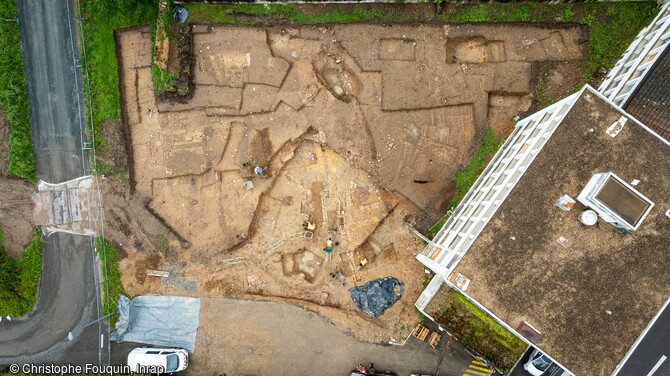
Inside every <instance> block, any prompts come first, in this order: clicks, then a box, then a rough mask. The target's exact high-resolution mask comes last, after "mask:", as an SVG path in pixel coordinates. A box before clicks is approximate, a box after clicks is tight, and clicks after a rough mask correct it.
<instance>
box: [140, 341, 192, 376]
mask: <svg viewBox="0 0 670 376" xmlns="http://www.w3.org/2000/svg"><path fill="white" fill-rule="evenodd" d="M128 366H129V367H130V370H131V371H132V372H139V373H171V372H178V371H183V370H184V369H186V367H188V351H186V350H184V349H156V348H151V347H139V348H136V349H134V350H133V351H131V352H130V354H128Z"/></svg>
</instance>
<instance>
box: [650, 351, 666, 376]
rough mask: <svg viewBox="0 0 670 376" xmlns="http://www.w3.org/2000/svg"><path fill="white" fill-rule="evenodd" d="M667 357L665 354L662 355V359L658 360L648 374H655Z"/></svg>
mask: <svg viewBox="0 0 670 376" xmlns="http://www.w3.org/2000/svg"><path fill="white" fill-rule="evenodd" d="M666 359H668V357H666V356H665V355H663V356H662V357H661V359H659V360H658V362H656V365H655V366H654V368H652V369H651V371H649V373H648V374H647V376H651V375H653V374H654V372H656V370H658V368H659V367H660V366H661V364H663V362H665V360H666Z"/></svg>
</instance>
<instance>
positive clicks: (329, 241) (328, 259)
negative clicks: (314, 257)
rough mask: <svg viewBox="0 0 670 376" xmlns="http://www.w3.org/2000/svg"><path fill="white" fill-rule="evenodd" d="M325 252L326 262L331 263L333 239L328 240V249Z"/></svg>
mask: <svg viewBox="0 0 670 376" xmlns="http://www.w3.org/2000/svg"><path fill="white" fill-rule="evenodd" d="M323 250H324V251H326V261H330V260H331V259H332V257H333V240H332V239H331V238H328V240H327V241H326V248H324V249H323Z"/></svg>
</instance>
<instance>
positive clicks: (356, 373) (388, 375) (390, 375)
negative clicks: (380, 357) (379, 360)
mask: <svg viewBox="0 0 670 376" xmlns="http://www.w3.org/2000/svg"><path fill="white" fill-rule="evenodd" d="M349 376H398V374H397V373H395V372H391V371H375V365H374V363H370V367H368V368H367V369H365V367H363V366H358V367H357V368H356V369H355V370H353V371H351V373H350V374H349Z"/></svg>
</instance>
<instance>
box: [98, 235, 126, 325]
mask: <svg viewBox="0 0 670 376" xmlns="http://www.w3.org/2000/svg"><path fill="white" fill-rule="evenodd" d="M95 246H96V249H97V251H98V255H99V256H100V259H101V260H102V261H103V263H104V266H105V270H104V271H103V274H102V282H105V281H106V284H105V283H103V284H102V286H103V287H102V288H103V291H102V294H103V300H102V315H103V316H104V315H107V314H109V313H112V312H115V311H116V302H117V300H118V299H117V298H118V296H119V294H121V295H125V296H128V293H127V292H126V290H125V289H124V288H123V285H122V284H121V272H120V271H119V261H121V256H120V255H119V252H118V251H117V250H116V248H114V246H113V245H112V244H111V243H109V242H108V241H107V240H104V239H103V238H97V239H96V244H95ZM108 320H109V322H110V326H111V327H112V328H113V327H114V324H115V323H116V316H112V317H110V318H109V319H108Z"/></svg>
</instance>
